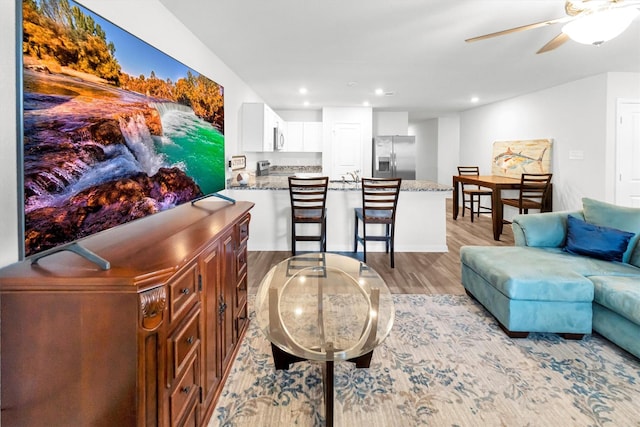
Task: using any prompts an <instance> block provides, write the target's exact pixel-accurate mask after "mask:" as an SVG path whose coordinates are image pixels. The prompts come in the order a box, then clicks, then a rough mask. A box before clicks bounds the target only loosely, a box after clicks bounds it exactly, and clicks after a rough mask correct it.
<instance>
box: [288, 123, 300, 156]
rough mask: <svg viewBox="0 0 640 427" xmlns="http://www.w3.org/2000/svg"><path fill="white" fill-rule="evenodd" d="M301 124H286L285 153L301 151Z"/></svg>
mask: <svg viewBox="0 0 640 427" xmlns="http://www.w3.org/2000/svg"><path fill="white" fill-rule="evenodd" d="M303 125H304V123H303V122H287V151H295V152H301V151H303V132H304V130H303Z"/></svg>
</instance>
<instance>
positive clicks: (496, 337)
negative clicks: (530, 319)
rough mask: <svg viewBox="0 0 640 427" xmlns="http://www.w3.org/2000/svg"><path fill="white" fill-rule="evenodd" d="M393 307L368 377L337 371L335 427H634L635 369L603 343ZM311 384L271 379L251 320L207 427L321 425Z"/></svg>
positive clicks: (349, 368)
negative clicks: (524, 334)
mask: <svg viewBox="0 0 640 427" xmlns="http://www.w3.org/2000/svg"><path fill="white" fill-rule="evenodd" d="M394 302H395V308H396V319H395V323H394V327H393V330H392V331H391V334H390V335H389V336H388V337H387V339H386V340H385V342H384V343H383V344H382V345H381V346H379V347H378V348H376V350H375V351H374V353H373V359H372V361H371V367H370V368H369V369H356V368H355V366H354V365H353V364H351V363H348V362H338V363H336V368H335V375H336V379H335V409H334V411H335V425H336V426H349V427H355V426H366V427H377V426H380V427H389V426H402V427H408V426H418V425H432V426H485V425H486V426H528V427H530V426H545V427H546V426H550V425H558V426H560V425H562V426H616V427H618V426H636V427H638V426H640V361H639V360H638V359H637V358H635V357H634V356H632V355H630V354H628V353H626V352H624V351H623V350H620V349H619V348H618V347H616V346H615V345H613V344H611V343H609V342H608V341H607V340H605V339H604V338H602V337H600V336H598V335H592V336H586V337H585V338H584V339H583V340H581V341H570V340H564V339H562V338H560V337H558V336H557V335H555V334H530V335H529V337H528V338H527V339H510V338H508V337H507V336H506V335H505V334H504V333H503V332H502V331H501V330H500V329H499V327H498V325H497V323H496V322H495V320H494V319H493V317H491V316H490V315H489V314H488V313H487V312H485V310H484V309H483V308H482V307H481V306H480V305H479V304H477V303H476V302H474V301H473V300H471V299H470V298H469V297H467V296H453V295H394ZM321 375H322V371H321V365H320V364H318V363H315V362H313V363H312V362H299V363H296V364H294V365H292V367H291V368H290V370H289V371H276V370H275V369H274V366H273V359H272V357H271V347H270V345H269V342H268V341H267V340H266V338H265V337H264V335H263V334H262V332H261V331H260V330H259V329H258V327H257V325H256V322H255V321H252V322H251V324H250V326H249V329H248V331H247V334H246V337H245V338H244V341H243V343H242V344H241V348H240V351H239V353H238V356H237V359H236V360H235V362H234V365H233V368H232V372H231V374H230V376H229V378H228V380H227V382H226V384H225V387H224V389H223V391H222V394H221V396H220V398H219V400H218V404H217V407H216V409H215V412H214V414H213V417H212V418H211V421H210V423H209V427H214V426H226V427H240V426H251V427H256V426H323V425H324V421H325V420H324V403H323V398H322V376H321Z"/></svg>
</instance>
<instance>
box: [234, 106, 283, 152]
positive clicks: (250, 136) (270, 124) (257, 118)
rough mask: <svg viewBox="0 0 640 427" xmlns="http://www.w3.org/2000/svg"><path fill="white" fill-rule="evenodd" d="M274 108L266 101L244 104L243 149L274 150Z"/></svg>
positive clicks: (256, 150) (250, 150)
mask: <svg viewBox="0 0 640 427" xmlns="http://www.w3.org/2000/svg"><path fill="white" fill-rule="evenodd" d="M275 116H276V114H275V113H274V112H273V110H272V109H271V108H270V107H269V106H268V105H266V104H264V103H261V102H260V103H258V102H254V103H248V102H247V103H244V104H242V149H243V150H244V151H249V152H252V151H253V152H264V151H273V141H274V140H273V130H274V128H275V125H276V123H275Z"/></svg>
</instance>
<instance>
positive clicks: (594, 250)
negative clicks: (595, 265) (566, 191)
mask: <svg viewBox="0 0 640 427" xmlns="http://www.w3.org/2000/svg"><path fill="white" fill-rule="evenodd" d="M633 236H635V234H634V233H629V232H627V231H622V230H617V229H615V228H610V227H603V226H600V225H594V224H589V223H588V222H585V221H582V220H580V219H578V218H576V217H574V216H571V215H569V216H568V217H567V243H566V246H565V247H564V250H565V251H567V252H569V253H572V254H577V255H586V256H589V257H592V258H598V259H603V260H605V261H619V262H620V261H622V256H623V255H624V253H625V251H626V250H627V246H629V241H630V240H631V238H632V237H633Z"/></svg>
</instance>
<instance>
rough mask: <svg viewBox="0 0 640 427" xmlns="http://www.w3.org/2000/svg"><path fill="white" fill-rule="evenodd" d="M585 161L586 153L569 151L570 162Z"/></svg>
mask: <svg viewBox="0 0 640 427" xmlns="http://www.w3.org/2000/svg"><path fill="white" fill-rule="evenodd" d="M583 159H584V151H582V150H570V151H569V160H583Z"/></svg>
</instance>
